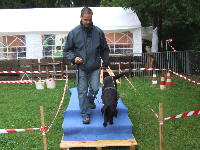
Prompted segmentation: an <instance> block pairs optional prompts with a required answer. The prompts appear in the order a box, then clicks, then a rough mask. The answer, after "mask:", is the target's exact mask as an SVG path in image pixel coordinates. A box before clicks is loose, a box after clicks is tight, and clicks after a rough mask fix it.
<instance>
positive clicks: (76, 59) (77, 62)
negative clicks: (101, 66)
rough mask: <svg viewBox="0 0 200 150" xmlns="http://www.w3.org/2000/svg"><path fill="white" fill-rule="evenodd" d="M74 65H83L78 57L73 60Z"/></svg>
mask: <svg viewBox="0 0 200 150" xmlns="http://www.w3.org/2000/svg"><path fill="white" fill-rule="evenodd" d="M74 62H75V64H82V63H83V59H82V58H80V57H76V58H75V60H74Z"/></svg>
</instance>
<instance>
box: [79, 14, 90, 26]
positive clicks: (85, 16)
mask: <svg viewBox="0 0 200 150" xmlns="http://www.w3.org/2000/svg"><path fill="white" fill-rule="evenodd" d="M81 21H82V24H83V26H84V27H90V26H91V25H92V14H83V15H82V16H81Z"/></svg>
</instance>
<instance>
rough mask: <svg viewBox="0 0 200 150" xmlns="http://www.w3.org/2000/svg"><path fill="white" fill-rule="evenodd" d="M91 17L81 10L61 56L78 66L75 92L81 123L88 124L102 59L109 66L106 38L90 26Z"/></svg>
mask: <svg viewBox="0 0 200 150" xmlns="http://www.w3.org/2000/svg"><path fill="white" fill-rule="evenodd" d="M92 15H93V12H92V10H91V9H90V8H88V7H84V8H83V9H82V10H81V16H80V17H81V22H80V25H78V26H76V27H75V28H74V29H72V30H71V31H70V32H69V34H68V36H67V40H66V44H65V47H64V55H63V56H64V57H66V58H67V59H69V60H71V61H72V62H73V63H74V64H76V66H77V73H76V80H77V90H78V98H79V107H80V113H81V115H82V117H83V124H88V123H90V114H91V112H90V109H95V108H96V105H95V103H94V100H95V97H96V95H97V93H98V90H99V84H100V79H99V78H100V66H101V59H102V60H103V66H104V67H107V66H108V64H109V48H108V45H107V42H106V39H105V35H104V33H103V31H102V30H101V29H100V28H98V27H97V26H94V25H93V23H92ZM88 89H89V90H88Z"/></svg>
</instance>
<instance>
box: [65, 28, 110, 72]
mask: <svg viewBox="0 0 200 150" xmlns="http://www.w3.org/2000/svg"><path fill="white" fill-rule="evenodd" d="M63 56H64V57H66V58H67V59H68V60H71V61H72V62H74V59H75V57H81V58H82V59H83V63H82V64H77V67H78V68H81V69H82V70H85V71H93V70H96V69H98V68H100V66H101V61H100V60H101V59H103V64H104V66H108V65H109V48H108V45H107V42H106V39H105V35H104V33H103V31H102V30H101V29H100V28H98V27H97V26H94V25H92V26H91V27H90V28H85V27H83V25H78V26H77V27H75V28H74V29H73V30H71V31H70V32H69V34H68V36H67V40H66V43H65V47H64V53H63Z"/></svg>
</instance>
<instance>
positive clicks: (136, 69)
mask: <svg viewBox="0 0 200 150" xmlns="http://www.w3.org/2000/svg"><path fill="white" fill-rule="evenodd" d="M125 70H128V71H131V70H133V71H136V70H162V71H164V70H167V69H158V68H136V69H125Z"/></svg>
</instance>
